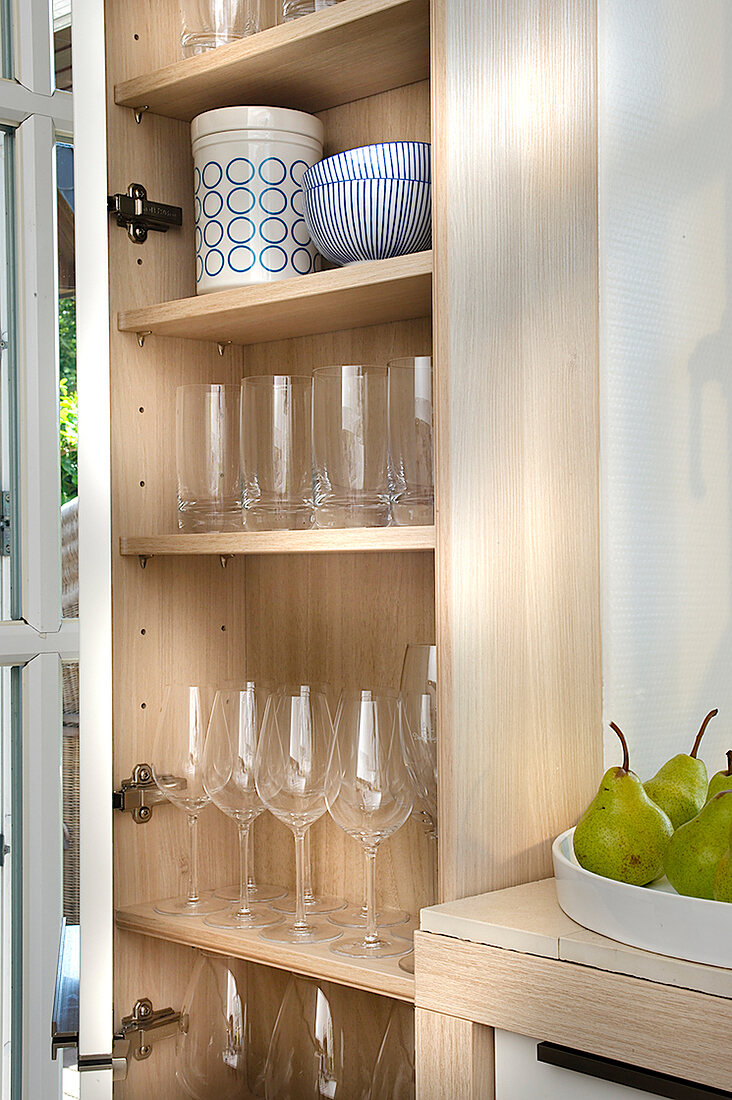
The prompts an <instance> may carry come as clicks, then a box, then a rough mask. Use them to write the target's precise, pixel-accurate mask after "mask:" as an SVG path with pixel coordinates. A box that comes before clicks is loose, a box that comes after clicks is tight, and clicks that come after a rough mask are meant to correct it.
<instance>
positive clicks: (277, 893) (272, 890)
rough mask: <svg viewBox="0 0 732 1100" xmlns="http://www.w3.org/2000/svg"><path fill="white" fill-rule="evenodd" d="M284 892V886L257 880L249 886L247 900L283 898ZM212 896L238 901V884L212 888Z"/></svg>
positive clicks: (285, 891)
mask: <svg viewBox="0 0 732 1100" xmlns="http://www.w3.org/2000/svg"><path fill="white" fill-rule="evenodd" d="M286 893H287V890H285V888H284V886H272V885H270V884H268V883H259V882H257V883H255V884H254V885H253V886H250V887H249V900H250V902H254V901H274V900H275V899H276V898H283V897H284V896H285V894H286ZM214 897H215V898H223V899H224V901H238V900H239V886H238V884H236V883H235V884H234V885H233V886H222V887H221V888H220V889H219V890H214Z"/></svg>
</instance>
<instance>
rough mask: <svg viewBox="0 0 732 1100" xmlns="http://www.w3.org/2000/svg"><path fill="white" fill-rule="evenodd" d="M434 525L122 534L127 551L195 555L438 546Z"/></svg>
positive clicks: (149, 554)
mask: <svg viewBox="0 0 732 1100" xmlns="http://www.w3.org/2000/svg"><path fill="white" fill-rule="evenodd" d="M434 548H435V528H434V527H351V528H348V529H344V530H335V531H332V530H313V531H241V532H238V531H232V532H225V533H222V534H202V535H190V534H185V533H178V534H172V535H138V536H135V537H131V538H121V539H120V553H121V554H122V555H123V556H130V555H142V556H144V557H155V556H178V555H181V554H184V555H195V554H328V553H338V552H345V553H366V552H382V553H391V552H392V551H395V550H405V551H415V550H428V551H429V550H434Z"/></svg>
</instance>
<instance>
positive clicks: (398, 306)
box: [118, 252, 432, 344]
mask: <svg viewBox="0 0 732 1100" xmlns="http://www.w3.org/2000/svg"><path fill="white" fill-rule="evenodd" d="M431 309H432V253H431V252H418V253H416V254H415V255H412V256H399V257H397V258H396V259H393V260H375V261H371V262H369V263H363V264H354V265H352V266H350V267H342V268H338V269H336V270H335V271H318V272H316V273H314V274H313V275H302V276H300V277H299V278H297V279H285V280H283V281H282V282H276V283H264V284H258V285H254V286H247V287H241V288H239V289H236V290H222V291H218V292H216V293H214V294H201V295H198V296H196V297H193V298H183V299H180V300H178V301H174V302H160V303H158V304H157V305H152V306H146V307H145V308H144V309H133V310H126V311H124V312H122V313H120V314H119V318H118V327H119V329H120V331H121V332H135V333H146V334H152V335H153V336H178V337H184V338H186V339H188V340H214V341H217V342H220V343H227V342H230V343H232V344H256V343H266V342H268V341H272V340H288V339H290V338H292V337H299V336H312V335H315V334H319V333H325V332H332V331H334V330H342V329H352V328H363V327H365V326H368V325H377V324H384V323H386V322H390V321H409V320H412V319H414V318H417V317H428V316H429V315H430V312H431Z"/></svg>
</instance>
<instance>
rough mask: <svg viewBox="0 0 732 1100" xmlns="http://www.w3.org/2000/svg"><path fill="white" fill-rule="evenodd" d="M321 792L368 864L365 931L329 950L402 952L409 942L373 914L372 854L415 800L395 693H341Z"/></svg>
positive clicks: (376, 954)
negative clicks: (396, 937)
mask: <svg viewBox="0 0 732 1100" xmlns="http://www.w3.org/2000/svg"><path fill="white" fill-rule="evenodd" d="M325 796H326V802H327V805H328V810H329V811H330V814H331V817H332V818H333V820H334V821H335V822H336V824H338V825H340V827H341V828H342V829H343V830H344V831H345V832H347V833H348V834H349V836H352V837H354V838H355V839H356V840H358V841H359V842H360V843H361V844H362V845H363V849H364V855H365V859H366V869H367V879H366V904H367V918H366V923H365V928H364V931H363V934H362V935H358V936H354V937H347V938H344V939H342V940H339V941H338V942H337V943H334V944H332V946H331V951H335V952H337V953H338V954H342V955H350V956H353V957H357V958H385V957H388V956H390V955H400V954H404V953H405V952H406V951H408V950H409V948H408V946H407V944H406V943H405V942H404V941H398V940H392V939H390V938H389V937H388V936H386V935H385V934H384V932H383V930H382V929H381V928H379V926H378V924H377V920H376V854H377V852H378V849H379V845H380V844H381V842H382V841H383V840H385V839H386V838H387V837H390V836H391V835H392V834H393V833H395V832H396V831H397V829H400V828H401V826H402V825H403V824H404V822H405V821H406V820H407V818H408V817H409V814H410V813H411V810H412V805H413V802H414V791H413V789H412V784H411V781H410V777H409V773H408V771H407V765H406V762H405V759H404V751H403V745H402V731H401V710H400V708H399V707H398V705H397V699H396V698H395V697H393V696H388V695H374V694H373V693H372V692H371V691H361V692H360V693H348V694H344V695H343V696H342V698H341V705H340V708H339V711H338V717H337V720H336V731H335V740H334V743H333V751H332V753H331V758H330V762H329V764H328V775H327V778H326V785H325Z"/></svg>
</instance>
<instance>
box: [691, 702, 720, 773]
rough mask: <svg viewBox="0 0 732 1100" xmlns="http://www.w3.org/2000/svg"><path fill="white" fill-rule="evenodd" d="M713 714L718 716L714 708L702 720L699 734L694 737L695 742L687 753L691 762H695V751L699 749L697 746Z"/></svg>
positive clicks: (716, 709)
mask: <svg viewBox="0 0 732 1100" xmlns="http://www.w3.org/2000/svg"><path fill="white" fill-rule="evenodd" d="M715 714H719V710H718V708H717V707H715V708H714V710H710V711H709V714H708V715H707V716H706V718H705V719H704V721H703V722H702V724H701V729H700V730H699V732H698V733H697V735H696V741H695V742H694V748H693V749H692V750H691V752H690V753H689V756H690V757H691V758H692V759H693V760H696V754H697V750H698V748H699V745H700V744H701V739H702V737H703V736H704V734H705V733H706V729H707V726H708V725H709V723H710V722H711V720H712V718H714V715H715Z"/></svg>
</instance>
